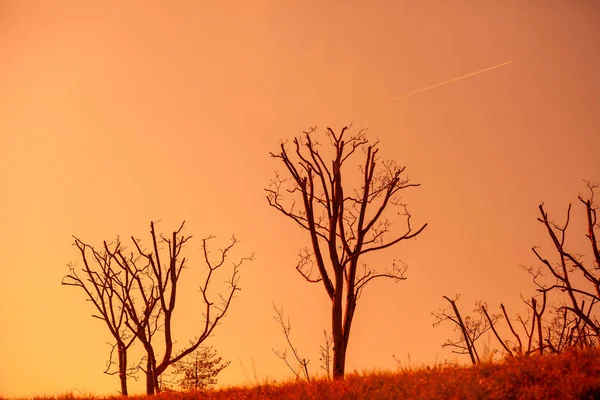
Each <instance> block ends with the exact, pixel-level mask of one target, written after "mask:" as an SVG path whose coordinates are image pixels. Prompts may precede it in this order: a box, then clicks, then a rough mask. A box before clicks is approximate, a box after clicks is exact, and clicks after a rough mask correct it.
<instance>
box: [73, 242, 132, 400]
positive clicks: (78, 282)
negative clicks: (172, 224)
mask: <svg viewBox="0 0 600 400" xmlns="http://www.w3.org/2000/svg"><path fill="white" fill-rule="evenodd" d="M74 239H75V241H74V243H73V245H74V246H76V247H77V248H78V249H79V252H80V253H81V260H82V262H83V267H82V268H81V272H82V275H81V276H80V275H79V273H78V272H77V270H76V268H75V264H73V263H71V264H69V274H68V275H67V276H65V277H64V278H63V280H62V284H63V285H67V286H76V287H80V288H81V289H83V291H84V292H85V294H86V296H87V300H89V301H90V302H91V303H92V304H93V305H94V307H95V308H96V311H97V312H98V313H97V314H93V315H92V316H93V317H94V318H98V319H100V320H102V321H104V323H105V324H106V326H107V328H108V330H109V331H110V334H111V335H112V337H113V338H114V340H115V346H113V348H112V349H111V352H110V357H109V360H108V363H107V368H106V371H105V373H107V374H113V372H111V366H112V365H113V364H114V362H113V355H114V349H115V347H116V348H117V358H118V361H117V366H118V375H119V381H120V384H121V394H122V395H123V396H127V394H128V392H127V377H128V376H129V375H130V374H132V373H133V372H135V368H128V367H127V350H128V349H129V347H131V345H132V344H133V341H134V340H135V336H134V335H132V334H131V333H128V332H127V327H126V319H127V312H126V307H125V305H124V303H123V299H124V297H125V296H126V294H127V293H128V292H129V291H130V290H131V289H132V285H133V283H134V279H133V276H132V275H131V274H129V273H128V272H127V271H126V272H125V273H122V272H121V271H120V270H119V268H116V269H115V265H114V264H113V263H112V262H111V261H112V257H111V251H110V250H109V245H108V244H107V243H106V242H104V248H103V250H100V251H97V250H95V249H94V248H93V247H92V246H90V245H88V244H85V243H84V242H82V241H81V240H80V239H78V238H74ZM119 246H120V244H119V243H118V242H117V244H116V247H117V248H118V247H119Z"/></svg>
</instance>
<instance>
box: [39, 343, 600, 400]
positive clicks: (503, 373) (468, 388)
mask: <svg viewBox="0 0 600 400" xmlns="http://www.w3.org/2000/svg"><path fill="white" fill-rule="evenodd" d="M153 397H154V398H155V399H157V400H161V399H177V400H191V399H199V400H200V399H203V400H204V399H206V400H209V399H210V400H217V399H219V400H221V399H253V400H254V399H255V400H267V399H292V400H293V399H298V400H299V399H348V400H350V399H600V350H599V349H592V350H575V349H573V350H569V351H567V352H565V353H563V354H560V355H544V356H539V355H531V356H528V357H517V358H514V359H505V360H504V361H501V362H494V363H485V364H480V365H477V366H455V365H440V366H436V367H433V368H422V369H414V370H411V369H408V368H405V369H403V370H402V371H399V372H396V373H392V372H376V373H364V374H350V375H348V376H347V378H346V379H345V380H344V381H329V380H314V381H311V382H304V381H302V382H286V383H271V384H262V385H257V386H247V387H230V388H222V389H218V390H210V391H206V392H192V393H179V392H169V393H161V394H160V395H157V396H153ZM129 398H130V399H132V400H137V399H142V398H145V396H130V397H129ZM35 399H36V400H38V399H39V400H51V399H56V400H84V399H90V400H99V399H100V397H94V396H80V395H78V396H75V395H71V394H66V395H64V396H60V397H55V398H52V397H45V398H41V397H40V398H35ZM111 399H118V396H115V397H111Z"/></svg>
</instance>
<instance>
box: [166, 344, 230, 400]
mask: <svg viewBox="0 0 600 400" xmlns="http://www.w3.org/2000/svg"><path fill="white" fill-rule="evenodd" d="M222 359H223V357H220V356H217V351H216V350H213V348H212V347H209V348H205V349H198V350H196V351H194V352H193V353H191V354H188V355H187V356H186V357H185V358H183V359H181V360H179V361H178V362H177V363H175V364H174V367H175V374H176V375H183V377H182V378H180V379H179V386H180V387H181V388H182V389H184V390H187V391H191V390H204V389H209V388H211V387H212V386H214V385H216V384H217V375H219V373H220V372H221V371H223V370H224V369H225V368H226V367H227V366H229V365H230V364H231V361H227V362H224V363H221V361H222Z"/></svg>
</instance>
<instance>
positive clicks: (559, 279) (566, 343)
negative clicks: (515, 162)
mask: <svg viewBox="0 0 600 400" xmlns="http://www.w3.org/2000/svg"><path fill="white" fill-rule="evenodd" d="M596 188H597V186H596V185H592V184H590V183H588V189H589V190H590V195H589V196H588V197H587V198H584V197H583V196H581V195H580V196H578V199H579V201H580V203H582V204H583V206H584V210H585V217H586V222H587V233H586V234H585V237H586V239H587V241H588V242H589V244H590V247H591V263H590V262H589V261H588V262H586V261H585V258H584V256H583V255H579V254H577V253H575V252H573V251H571V250H569V249H567V245H566V243H567V241H566V233H567V228H568V226H569V223H570V218H571V205H570V204H569V207H568V209H567V215H566V221H565V223H564V224H562V225H560V224H557V223H555V222H553V221H551V220H550V219H549V217H548V214H547V213H546V211H545V209H544V204H543V203H542V204H540V206H539V211H540V215H541V217H540V218H538V221H539V222H541V223H542V224H543V225H544V227H545V229H546V231H547V232H548V235H549V237H550V239H551V243H552V245H553V247H554V249H555V250H556V258H557V261H555V262H551V261H550V260H548V259H547V258H545V257H543V256H542V255H541V254H540V252H539V251H538V248H537V247H533V248H532V251H533V253H534V254H535V255H536V257H537V258H538V260H540V261H541V263H542V267H525V270H526V271H527V272H528V273H529V274H530V275H531V277H532V280H533V282H534V283H535V284H536V285H537V291H538V292H539V294H538V296H533V297H531V298H528V299H526V298H524V297H523V296H521V299H522V300H523V302H524V303H525V305H526V306H527V314H526V316H525V317H523V316H521V315H517V317H516V318H515V319H511V318H509V316H508V313H507V311H506V308H505V307H504V305H503V304H500V309H501V310H502V315H503V316H504V320H505V321H506V324H507V327H508V331H509V332H510V334H511V335H512V336H513V338H514V339H512V340H504V339H503V338H502V334H501V333H500V330H499V327H498V324H497V321H498V320H499V318H500V315H496V316H494V315H492V316H490V315H489V313H488V310H487V307H486V306H484V305H481V306H480V309H479V310H477V309H476V310H475V311H476V312H477V313H479V315H480V316H481V315H482V316H484V317H485V321H484V322H485V324H484V325H481V323H476V324H475V325H473V326H470V327H469V324H468V323H463V321H462V319H461V315H460V313H459V311H458V308H457V306H456V302H455V301H452V300H450V299H448V298H447V297H446V299H447V300H448V301H449V302H450V303H451V304H452V306H453V310H454V311H453V314H448V313H447V312H438V313H437V314H434V315H436V317H437V318H438V320H437V321H436V324H438V323H440V322H441V321H442V320H451V321H453V322H454V323H455V324H456V325H457V326H458V327H460V329H461V332H462V333H461V339H460V340H459V341H458V342H452V341H448V342H447V343H446V345H451V346H454V347H457V348H459V349H461V350H463V351H465V353H468V354H470V356H471V360H472V361H473V363H475V362H477V360H478V357H477V350H476V348H475V340H476V339H477V337H478V336H477V333H478V332H479V331H480V330H481V327H482V326H483V329H486V328H487V329H491V330H492V332H493V333H494V336H495V337H496V339H497V340H498V342H499V343H500V345H501V346H502V348H503V350H504V352H505V353H506V354H507V355H508V356H515V355H529V354H532V353H536V352H537V353H539V354H544V353H545V352H551V353H559V352H561V351H563V350H565V349H566V348H568V347H573V346H577V347H596V346H598V345H599V344H600V340H599V334H600V321H599V320H598V317H597V314H596V313H595V311H594V306H595V305H596V303H598V301H599V300H600V275H599V274H598V271H599V270H600V253H599V250H598V240H597V230H598V229H599V227H600V224H599V222H598V220H597V216H596V211H597V209H598V207H597V206H596V204H595V202H594V190H595V189H596ZM590 264H591V265H590ZM550 294H553V295H554V296H555V297H556V298H557V299H559V301H558V302H554V303H548V296H549V295H550ZM540 297H541V299H540ZM546 312H547V313H546ZM545 313H546V317H544V314H545ZM467 318H470V317H467ZM479 336H480V335H479ZM465 338H466V339H465ZM469 338H472V339H471V340H469Z"/></svg>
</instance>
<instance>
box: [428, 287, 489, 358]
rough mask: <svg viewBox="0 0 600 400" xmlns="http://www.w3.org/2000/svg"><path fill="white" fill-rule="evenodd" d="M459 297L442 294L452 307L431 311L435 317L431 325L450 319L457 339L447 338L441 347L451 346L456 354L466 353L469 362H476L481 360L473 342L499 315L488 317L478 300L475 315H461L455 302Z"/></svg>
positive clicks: (483, 306) (487, 329) (486, 330)
mask: <svg viewBox="0 0 600 400" xmlns="http://www.w3.org/2000/svg"><path fill="white" fill-rule="evenodd" d="M459 297H460V296H458V295H457V296H456V297H455V298H454V299H451V298H449V297H448V296H444V299H446V300H447V301H448V303H450V306H451V307H452V309H451V310H448V309H440V310H439V311H438V312H435V313H433V315H434V316H435V317H436V321H435V323H434V324H433V326H438V325H439V324H441V323H442V322H444V321H451V322H452V323H454V325H455V329H456V330H458V331H459V333H460V335H459V339H458V340H451V339H448V340H447V341H446V342H445V343H444V344H443V345H442V347H451V348H453V350H452V352H453V353H456V354H468V355H469V357H470V358H471V363H473V364H478V363H479V362H480V361H481V360H480V358H479V352H478V351H477V347H476V345H475V344H476V342H477V340H478V339H479V338H480V337H481V336H483V334H485V333H486V332H488V331H489V330H490V329H491V328H492V327H493V324H494V323H495V322H496V320H497V319H498V318H499V316H498V315H493V316H491V317H490V316H489V315H488V314H487V313H485V312H484V310H485V305H484V304H483V303H481V302H478V303H477V304H476V306H475V310H474V311H475V315H477V317H471V316H470V315H468V316H466V317H463V315H461V313H460V310H459V309H458V306H457V304H456V302H457V301H458V299H459Z"/></svg>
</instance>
